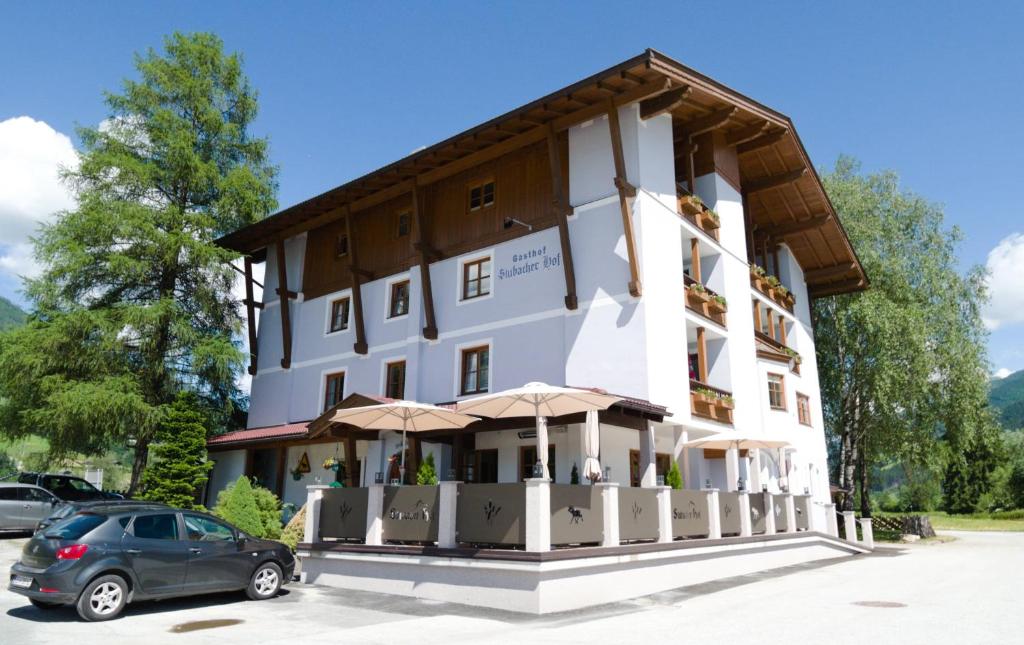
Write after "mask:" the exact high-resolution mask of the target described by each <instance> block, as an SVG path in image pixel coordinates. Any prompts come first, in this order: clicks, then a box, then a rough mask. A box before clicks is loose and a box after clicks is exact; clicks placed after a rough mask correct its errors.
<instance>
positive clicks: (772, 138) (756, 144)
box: [736, 130, 787, 155]
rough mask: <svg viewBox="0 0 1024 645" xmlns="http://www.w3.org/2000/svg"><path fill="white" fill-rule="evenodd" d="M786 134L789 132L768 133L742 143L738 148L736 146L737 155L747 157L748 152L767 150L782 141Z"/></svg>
mask: <svg viewBox="0 0 1024 645" xmlns="http://www.w3.org/2000/svg"><path fill="white" fill-rule="evenodd" d="M786 133H787V130H776V131H775V132H768V133H767V134H762V135H761V136H759V137H757V138H756V139H751V140H750V141H747V142H746V143H741V144H739V145H738V146H736V154H738V155H745V154H747V153H748V152H754V151H755V150H760V149H761V148H767V147H768V146H772V145H775V144H776V143H778V142H779V141H781V140H782V138H783V137H785V136H786Z"/></svg>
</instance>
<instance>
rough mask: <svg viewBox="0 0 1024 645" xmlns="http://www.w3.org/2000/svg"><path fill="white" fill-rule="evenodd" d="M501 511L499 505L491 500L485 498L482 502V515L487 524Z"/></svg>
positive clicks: (491, 522) (492, 521)
mask: <svg viewBox="0 0 1024 645" xmlns="http://www.w3.org/2000/svg"><path fill="white" fill-rule="evenodd" d="M500 512H501V507H500V506H495V505H494V502H493V501H492V500H487V503H486V504H484V517H485V518H486V519H487V526H490V525H491V524H493V523H494V518H495V517H497V516H498V513H500Z"/></svg>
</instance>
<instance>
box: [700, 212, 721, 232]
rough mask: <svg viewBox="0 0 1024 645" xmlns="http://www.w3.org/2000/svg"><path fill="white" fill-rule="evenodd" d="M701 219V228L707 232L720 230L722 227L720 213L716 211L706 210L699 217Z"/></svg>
mask: <svg viewBox="0 0 1024 645" xmlns="http://www.w3.org/2000/svg"><path fill="white" fill-rule="evenodd" d="M699 217H700V227H701V228H702V229H705V230H708V231H713V230H715V229H716V228H718V227H719V226H721V222H722V220H721V218H719V217H718V213H716V212H715V211H713V210H711V209H710V208H709V209H707V210H705V211H702V212H701V214H700V215H699Z"/></svg>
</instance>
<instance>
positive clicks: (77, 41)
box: [0, 2, 1024, 370]
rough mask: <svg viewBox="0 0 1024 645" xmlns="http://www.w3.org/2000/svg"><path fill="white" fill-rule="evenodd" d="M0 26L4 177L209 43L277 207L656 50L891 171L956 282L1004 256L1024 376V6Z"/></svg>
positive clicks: (811, 139) (658, 8) (210, 14)
mask: <svg viewBox="0 0 1024 645" xmlns="http://www.w3.org/2000/svg"><path fill="white" fill-rule="evenodd" d="M855 4H856V6H855ZM897 4H898V5H899V6H892V5H897ZM825 5H829V6H825ZM3 15H4V19H3V21H2V24H0V170H5V169H6V170H10V171H12V172H13V171H17V172H19V173H20V172H23V171H24V172H27V170H25V169H27V168H32V167H34V166H32V164H29V163H27V162H24V161H23V160H21V159H20V157H18V155H19V154H21V152H24V150H25V149H26V148H29V147H31V148H32V149H33V150H35V151H39V150H51V149H52V154H49V157H55V158H57V159H63V158H65V157H66V155H67V150H63V151H62V146H66V143H67V142H66V140H64V139H62V138H61V137H60V134H63V135H68V136H70V137H71V138H72V143H73V142H74V136H73V132H74V127H75V125H76V124H89V125H93V124H96V123H98V122H99V121H100V120H102V119H103V118H104V117H105V116H107V114H106V111H105V109H104V105H103V103H102V96H101V92H102V91H103V90H104V89H116V88H117V87H118V85H119V83H120V80H121V79H122V78H124V77H125V76H128V75H131V74H132V71H133V70H132V54H133V52H135V51H139V50H143V49H145V48H146V47H150V46H159V45H160V43H161V38H162V36H163V35H164V34H166V33H169V32H171V31H173V30H175V29H178V30H184V31H193V30H210V31H214V32H216V33H218V34H219V35H220V36H221V37H222V38H223V39H224V40H225V43H226V46H227V47H228V48H229V49H231V50H238V51H241V52H243V54H244V56H245V60H246V71H247V73H248V75H249V77H250V78H251V80H252V82H253V84H254V85H255V86H256V87H257V88H258V89H259V91H260V99H261V100H260V108H261V113H260V116H259V118H258V120H257V122H256V124H255V128H254V130H255V132H256V133H257V134H260V135H266V136H269V137H270V140H271V151H272V156H273V160H274V162H275V163H277V164H278V165H279V166H280V168H281V174H280V184H281V186H280V195H279V197H280V202H281V204H282V206H284V205H289V204H292V203H294V202H297V201H300V200H302V199H305V198H307V197H309V196H311V195H313V194H315V193H318V192H321V191H323V190H325V189H327V188H330V187H332V186H335V185H337V184H339V183H342V182H343V181H345V180H347V179H349V178H352V177H355V176H357V175H359V174H362V173H363V172H366V171H369V170H372V169H374V168H376V167H378V166H380V165H383V164H385V163H387V162H389V161H392V160H394V159H397V158H399V157H402V156H404V155H406V154H408V153H409V152H411V151H412V150H413V149H415V148H418V147H420V146H423V145H428V144H431V143H433V142H435V141H438V140H440V139H442V138H444V137H446V136H448V135H450V134H453V133H455V132H458V131H460V130H463V129H465V128H467V127H469V126H472V125H475V124H477V123H479V122H481V121H484V120H486V119H488V118H490V117H492V116H495V115H497V114H499V113H502V112H504V111H506V110H508V109H510V108H513V107H516V106H518V105H521V104H522V103H525V102H527V101H529V100H532V99H534V98H536V97H538V96H540V95H542V94H545V93H547V92H549V91H552V90H554V89H557V88H559V87H562V86H564V85H566V84H568V83H571V82H573V81H576V80H578V79H580V78H582V77H584V76H587V75H589V74H591V73H593V72H595V71H598V70H600V69H603V68H604V67H607V66H609V65H612V64H614V63H617V62H619V61H621V60H623V59H625V58H627V57H629V56H632V55H635V54H637V53H639V52H641V51H642V50H643V49H644V48H646V47H653V48H655V49H659V50H661V51H662V52H664V53H666V54H668V55H670V56H672V57H674V58H676V59H678V60H680V61H682V62H683V63H685V64H687V65H689V66H691V67H694V68H695V69H697V70H699V71H701V72H703V73H705V74H708V75H710V76H712V77H714V78H716V79H718V80H720V81H722V82H724V83H726V84H728V85H730V86H732V87H734V88H736V89H737V90H739V91H741V92H744V93H746V94H748V95H750V96H752V97H754V98H756V99H758V100H759V101H761V102H763V103H766V104H767V105H770V106H772V107H774V108H776V109H778V110H780V111H782V112H784V113H786V114H788V115H790V116H791V117H792V118H793V120H794V121H795V123H796V126H797V128H798V130H799V132H800V135H801V137H802V139H803V141H804V143H805V144H806V145H807V147H808V149H809V151H810V154H811V158H812V159H813V160H814V162H815V164H816V165H818V166H819V167H826V166H830V165H831V164H832V163H833V162H834V160H835V158H836V157H837V156H838V155H839V154H841V153H846V154H850V155H853V156H855V157H857V158H859V159H860V160H861V161H862V162H863V165H864V168H865V169H866V170H878V169H885V168H891V169H895V170H897V171H898V172H899V173H900V175H901V177H902V184H903V186H904V187H905V188H908V189H911V190H914V191H916V192H918V193H920V194H922V195H925V196H926V197H928V198H929V199H931V200H933V201H936V202H940V203H942V204H944V205H945V207H946V213H947V219H948V221H949V223H950V224H951V225H952V224H956V225H959V226H961V227H962V228H963V229H964V233H965V235H966V239H965V241H964V243H963V246H962V247H961V256H962V261H963V263H964V266H965V267H966V266H968V265H971V264H985V263H986V262H987V261H988V260H989V254H990V253H991V252H992V251H993V249H998V250H997V251H996V252H995V253H994V254H993V258H992V266H993V267H994V269H995V270H996V274H997V275H996V276H995V277H994V278H993V289H994V291H995V294H994V295H995V300H996V302H995V304H994V305H993V307H992V309H991V310H990V311H989V318H991V319H992V321H993V324H995V325H996V329H995V331H994V332H993V334H992V337H991V341H990V358H991V361H992V366H993V369H994V370H996V369H1000V368H1004V369H1010V370H1017V369H1024V287H1021V286H1019V284H1018V280H1017V279H1016V278H1017V276H1016V273H1020V272H1024V213H1022V208H1021V205H1020V203H1019V201H1018V190H1017V188H1018V186H1019V185H1020V180H1019V177H1018V175H1019V173H1020V171H1021V169H1022V168H1024V119H1021V118H1020V108H1019V106H1020V103H1021V100H1022V98H1024V97H1022V93H1024V90H1022V88H1024V51H1022V49H1021V46H1020V33H1021V28H1022V27H1024V9H1022V5H1020V4H1019V3H1009V2H1006V3H1002V4H988V3H983V2H974V3H970V4H967V3H952V2H950V3H945V2H901V3H881V2H869V3H842V4H840V3H811V2H806V3H804V2H799V3H797V2H794V3H779V2H772V3H765V2H756V3H755V2H751V3H728V4H727V3H717V2H672V3H646V2H628V3H627V2H615V3H556V2H516V3H490V2H472V3H460V2H431V3H402V4H394V5H389V6H380V7H371V6H369V3H359V4H356V3H345V2H324V3H317V2H305V3H288V4H284V3H229V2H217V3H211V2H195V3H193V2H176V3H173V4H172V3H123V2H122V3H102V2H97V3H88V4H86V3H76V4H71V3H65V4H50V3H46V2H34V3H20V4H17V5H13V4H11V5H7V6H5V8H4V11H3ZM14 117H29V118H30V119H31V122H30V121H28V120H25V119H22V120H20V121H18V122H17V123H15V121H8V120H9V119H13V118H14ZM5 122H6V123H7V125H8V126H9V127H8V128H7V129H6V130H4V129H3V126H4V124H5ZM44 124H45V125H44ZM15 126H18V127H17V128H16V127H15ZM50 129H52V131H55V132H52V131H51V130H50ZM12 132H14V133H15V134H14V135H12V134H11V133H12ZM26 132H28V133H29V134H25V133H26ZM58 133H59V134H58ZM5 134H6V136H7V144H6V147H5V144H4V142H3V137H4V136H5ZM37 141H38V142H39V143H33V142H37ZM12 142H13V143H12ZM19 146H20V148H19ZM12 150H13V152H12ZM40 154H42V153H40ZM12 155H13V156H12ZM62 155H63V156H62ZM4 164H6V165H4ZM6 176H7V177H8V180H6V181H9V183H8V185H7V186H6V187H4V186H3V183H4V182H5V176H4V175H0V295H4V296H7V297H10V298H12V299H14V300H19V296H18V294H17V288H18V281H17V279H16V278H14V277H13V274H14V273H16V272H17V271H19V270H22V269H23V268H24V267H25V266H27V265H26V262H27V260H26V259H25V258H24V257H23V256H24V248H26V247H23V246H22V247H18V235H22V237H23V236H24V235H23V233H21V232H19V231H22V229H24V228H25V225H26V224H25V222H24V221H21V220H18V221H16V220H15V217H17V216H16V215H13V214H11V213H14V211H13V210H11V209H13V208H15V207H16V206H19V205H18V204H16V205H15V206H11V207H9V208H8V207H7V206H5V202H4V200H5V199H7V201H8V202H17V201H18V199H17V198H19V197H20V194H19V193H18V190H19V189H20V186H22V185H23V183H24V182H28V181H29V179H26V180H18V182H15V181H12V180H10V179H9V178H10V176H11V174H10V173H8V174H7V175H6ZM15 183H17V184H18V185H17V186H15V185H14V184H15ZM42 185H43V188H41V189H40V190H43V189H44V188H45V182H44V183H43V184H42ZM12 195H13V196H12ZM36 203H38V204H53V203H57V204H59V203H60V199H59V198H57V197H54V198H53V199H50V198H49V197H48V196H46V195H41V196H39V199H38V200H37V202H33V204H36ZM5 208H6V209H7V210H5ZM20 208H22V211H20V212H21V217H22V220H24V213H25V212H26V209H28V208H29V206H25V204H23V203H21V204H20ZM5 230H6V231H8V232H6V233H5ZM1015 235H1017V236H1018V237H1015ZM19 248H21V249H22V252H21V255H20V256H19V252H18V249H19ZM1020 282H1021V283H1024V281H1020Z"/></svg>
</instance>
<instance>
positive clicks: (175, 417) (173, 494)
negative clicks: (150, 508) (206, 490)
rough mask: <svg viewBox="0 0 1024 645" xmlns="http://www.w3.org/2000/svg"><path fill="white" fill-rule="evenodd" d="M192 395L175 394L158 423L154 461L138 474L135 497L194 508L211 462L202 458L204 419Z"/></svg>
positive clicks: (204, 431)
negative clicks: (140, 489)
mask: <svg viewBox="0 0 1024 645" xmlns="http://www.w3.org/2000/svg"><path fill="white" fill-rule="evenodd" d="M197 408H198V401H197V399H196V396H195V395H194V394H191V393H182V394H179V395H178V398H177V400H176V401H175V402H174V404H173V405H172V406H171V407H170V410H169V411H168V413H167V415H166V417H165V418H164V419H163V421H161V422H160V425H159V428H158V429H157V432H156V437H155V444H154V446H153V458H154V462H153V463H152V464H151V465H150V466H149V467H148V468H147V469H146V472H145V473H144V474H143V477H142V486H143V493H142V495H140V496H139V497H140V498H141V499H147V500H151V501H154V502H163V503H164V504H168V505H170V506H175V507H178V508H189V509H191V508H195V507H196V500H197V499H198V497H199V493H200V491H202V489H203V486H204V485H205V484H206V479H207V477H208V476H209V473H210V470H211V469H212V468H213V462H211V461H208V460H207V458H206V426H205V425H204V422H205V418H204V417H203V414H202V412H200V411H199V410H198V409H197Z"/></svg>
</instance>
